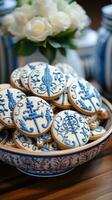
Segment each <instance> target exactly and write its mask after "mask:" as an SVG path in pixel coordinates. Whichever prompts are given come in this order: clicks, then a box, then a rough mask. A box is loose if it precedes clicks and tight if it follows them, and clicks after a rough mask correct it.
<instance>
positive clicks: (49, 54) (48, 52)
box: [39, 45, 56, 64]
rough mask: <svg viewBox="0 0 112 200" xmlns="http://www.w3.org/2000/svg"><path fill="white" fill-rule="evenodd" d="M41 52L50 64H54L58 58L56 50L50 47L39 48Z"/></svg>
mask: <svg viewBox="0 0 112 200" xmlns="http://www.w3.org/2000/svg"><path fill="white" fill-rule="evenodd" d="M39 51H40V52H41V53H42V54H43V55H44V56H45V57H46V58H47V59H48V61H49V63H50V64H52V63H53V61H54V59H55V57H56V49H55V48H53V47H52V46H50V45H48V46H47V48H44V47H42V46H40V47H39Z"/></svg>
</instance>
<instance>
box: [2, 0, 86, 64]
mask: <svg viewBox="0 0 112 200" xmlns="http://www.w3.org/2000/svg"><path fill="white" fill-rule="evenodd" d="M18 3H19V7H17V8H16V9H15V10H14V11H13V12H12V13H11V14H8V15H6V16H5V17H4V18H3V30H4V31H5V32H6V33H10V34H11V35H12V36H14V37H15V38H16V45H15V46H16V51H17V54H18V55H22V56H28V55H31V54H32V53H34V52H35V51H36V50H37V49H38V50H39V51H40V52H41V53H42V54H43V55H44V56H45V57H47V59H48V60H49V62H50V63H52V62H53V60H54V59H55V56H56V52H57V51H60V53H61V54H62V55H66V49H67V48H70V49H74V48H75V45H74V44H73V38H74V37H76V35H77V33H80V32H81V30H83V29H84V27H85V24H86V19H87V15H86V13H85V11H84V10H83V8H82V7H81V6H80V5H79V4H77V3H76V2H75V1H71V0H32V1H31V0H24V1H22V0H19V1H18Z"/></svg>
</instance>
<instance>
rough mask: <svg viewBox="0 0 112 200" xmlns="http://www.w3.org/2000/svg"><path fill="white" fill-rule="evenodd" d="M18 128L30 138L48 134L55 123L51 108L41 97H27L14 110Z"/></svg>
mask: <svg viewBox="0 0 112 200" xmlns="http://www.w3.org/2000/svg"><path fill="white" fill-rule="evenodd" d="M13 116H14V122H15V124H16V127H17V128H18V129H19V130H20V131H21V132H23V133H24V134H26V135H28V136H29V137H36V138H37V137H38V136H39V135H42V134H44V133H46V132H47V131H48V130H49V129H50V127H51V125H52V122H53V111H52V109H51V106H50V105H49V104H48V103H47V102H46V101H45V100H43V99H41V98H39V97H27V98H25V99H23V100H22V101H21V102H20V103H18V104H17V105H16V107H15V109H14V113H13Z"/></svg>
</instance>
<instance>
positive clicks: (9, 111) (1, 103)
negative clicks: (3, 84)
mask: <svg viewBox="0 0 112 200" xmlns="http://www.w3.org/2000/svg"><path fill="white" fill-rule="evenodd" d="M25 96H26V95H25V94H24V93H23V92H21V91H20V90H17V89H14V88H9V89H5V90H2V91H1V92H0V121H1V123H2V124H4V125H5V126H6V127H9V128H13V127H15V124H14V122H13V110H14V108H15V106H16V103H18V102H19V101H21V100H22V99H23V98H25Z"/></svg>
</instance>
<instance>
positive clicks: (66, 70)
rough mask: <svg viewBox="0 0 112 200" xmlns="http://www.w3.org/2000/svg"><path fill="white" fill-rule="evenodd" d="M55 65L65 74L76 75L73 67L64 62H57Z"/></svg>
mask: <svg viewBox="0 0 112 200" xmlns="http://www.w3.org/2000/svg"><path fill="white" fill-rule="evenodd" d="M55 66H56V67H58V68H59V69H60V70H61V72H63V73H64V74H65V75H72V76H73V77H77V76H78V74H77V73H76V71H75V70H74V69H73V67H71V66H70V65H68V64H66V63H57V64H56V65H55Z"/></svg>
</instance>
